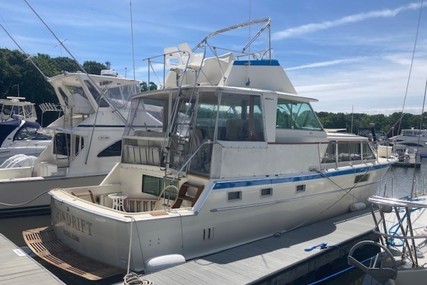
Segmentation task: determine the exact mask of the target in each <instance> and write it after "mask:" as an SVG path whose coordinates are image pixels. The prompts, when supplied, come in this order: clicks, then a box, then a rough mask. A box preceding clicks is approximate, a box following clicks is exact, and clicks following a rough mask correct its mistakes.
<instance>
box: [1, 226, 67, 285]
mask: <svg viewBox="0 0 427 285" xmlns="http://www.w3.org/2000/svg"><path fill="white" fill-rule="evenodd" d="M0 284H2V285H7V284H10V285H21V284H22V285H28V284H43V285H58V284H65V283H63V282H62V281H61V280H60V279H58V278H57V277H56V276H55V275H53V274H52V273H50V272H49V271H48V270H47V269H45V268H44V267H43V266H42V265H40V264H39V263H37V262H36V261H35V260H34V259H33V258H31V257H30V256H29V255H28V254H26V253H25V252H24V251H23V250H22V249H21V248H19V247H18V246H16V245H15V244H14V243H13V242H11V241H10V240H9V239H7V238H6V237H5V236H4V235H2V234H0Z"/></svg>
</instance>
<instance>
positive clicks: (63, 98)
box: [58, 87, 68, 106]
mask: <svg viewBox="0 0 427 285" xmlns="http://www.w3.org/2000/svg"><path fill="white" fill-rule="evenodd" d="M58 91H59V94H61V97H62V100H64V103H65V105H67V106H68V96H67V94H65V92H64V90H62V88H61V87H59V88H58Z"/></svg>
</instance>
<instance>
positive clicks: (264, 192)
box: [261, 188, 273, 197]
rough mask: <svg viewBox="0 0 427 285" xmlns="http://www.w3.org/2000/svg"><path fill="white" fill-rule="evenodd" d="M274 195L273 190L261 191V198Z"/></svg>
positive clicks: (265, 189)
mask: <svg viewBox="0 0 427 285" xmlns="http://www.w3.org/2000/svg"><path fill="white" fill-rule="evenodd" d="M272 195H273V189H272V188H264V189H261V197H266V196H272Z"/></svg>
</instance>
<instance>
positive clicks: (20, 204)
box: [0, 190, 50, 207]
mask: <svg viewBox="0 0 427 285" xmlns="http://www.w3.org/2000/svg"><path fill="white" fill-rule="evenodd" d="M49 191H50V190H47V191H44V192H42V193H40V194H39V195H37V196H35V197H34V198H33V199H31V200H29V201H27V202H23V203H17V204H9V203H4V202H1V201H0V205H2V206H6V207H19V206H24V205H27V204H29V203H31V202H33V201H34V200H36V199H38V198H40V197H41V196H42V195H44V194H46V193H48V192H49Z"/></svg>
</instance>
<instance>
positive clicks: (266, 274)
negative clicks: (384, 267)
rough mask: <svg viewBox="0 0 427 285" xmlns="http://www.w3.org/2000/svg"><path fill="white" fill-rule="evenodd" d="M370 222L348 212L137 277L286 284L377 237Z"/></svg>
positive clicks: (155, 281)
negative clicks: (362, 241)
mask: <svg viewBox="0 0 427 285" xmlns="http://www.w3.org/2000/svg"><path fill="white" fill-rule="evenodd" d="M254 226H256V225H255V224H254ZM373 227H374V223H373V219H372V215H371V213H370V212H368V211H364V212H363V214H361V212H356V213H350V214H347V215H345V216H340V217H338V218H332V219H329V220H325V221H322V222H319V223H316V224H313V225H308V226H305V227H302V228H299V229H296V230H293V231H290V232H287V233H283V234H281V235H277V236H274V237H270V238H266V239H262V240H259V241H256V242H252V243H250V244H246V245H243V246H239V247H236V248H232V249H229V250H225V251H222V252H220V253H217V254H213V255H209V256H206V257H203V258H198V259H195V260H191V261H189V262H186V263H184V264H182V265H178V266H176V267H172V268H169V269H166V270H162V271H159V272H156V273H152V274H148V275H144V276H141V277H140V279H141V280H144V281H145V282H146V283H147V282H148V284H156V285H162V284H176V285H179V284H182V285H191V284H212V285H213V284H288V283H291V282H294V281H296V280H297V279H300V278H301V277H304V276H308V275H312V274H313V272H315V271H316V270H317V269H318V268H320V267H322V266H325V265H328V264H330V263H333V262H334V261H337V260H338V259H340V258H341V259H343V258H345V260H346V256H347V254H348V252H349V250H350V248H351V247H352V246H353V245H354V244H355V243H357V242H358V241H360V240H366V239H371V240H375V239H376V238H377V236H376V235H375V234H374V233H373V231H372V230H373ZM341 263H343V262H341ZM310 282H314V281H313V280H311V281H310Z"/></svg>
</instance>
